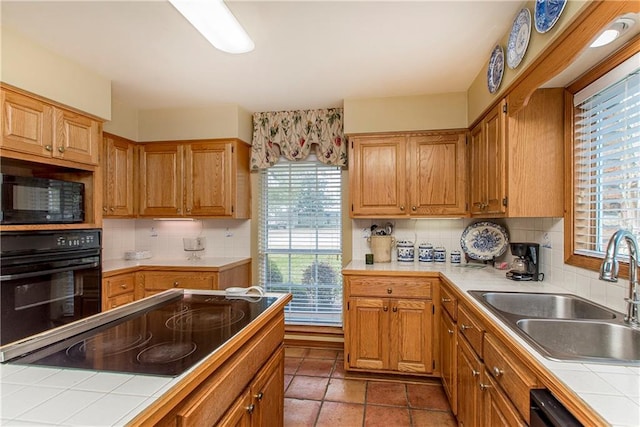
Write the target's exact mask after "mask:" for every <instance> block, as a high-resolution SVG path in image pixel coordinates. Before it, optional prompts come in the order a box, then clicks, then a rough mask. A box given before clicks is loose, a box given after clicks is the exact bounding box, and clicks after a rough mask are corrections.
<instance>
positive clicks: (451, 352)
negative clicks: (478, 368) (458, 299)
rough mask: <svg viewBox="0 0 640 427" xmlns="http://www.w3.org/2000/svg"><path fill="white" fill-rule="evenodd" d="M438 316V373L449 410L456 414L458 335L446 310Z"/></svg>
mask: <svg viewBox="0 0 640 427" xmlns="http://www.w3.org/2000/svg"><path fill="white" fill-rule="evenodd" d="M441 313H442V314H441V316H440V323H439V329H440V373H441V374H440V375H441V377H442V386H443V388H444V391H445V393H446V394H447V397H448V398H449V402H450V404H451V412H453V414H454V415H455V414H457V412H458V410H457V409H458V408H457V406H458V405H457V401H458V395H457V389H458V387H457V384H456V382H457V380H458V369H457V354H456V350H457V346H458V339H457V338H458V335H457V334H456V327H455V324H454V322H453V320H452V319H451V317H450V316H449V314H447V312H446V310H442V312H441Z"/></svg>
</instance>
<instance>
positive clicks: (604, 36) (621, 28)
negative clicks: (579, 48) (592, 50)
mask: <svg viewBox="0 0 640 427" xmlns="http://www.w3.org/2000/svg"><path fill="white" fill-rule="evenodd" d="M635 23H636V22H635V21H634V20H633V19H630V18H619V19H617V20H616V21H615V22H614V23H613V24H611V25H609V27H608V28H607V29H606V30H604V31H603V32H602V33H600V35H599V36H598V37H597V38H596V39H595V40H594V41H593V43H591V45H590V47H600V46H605V45H608V44H609V43H611V42H613V41H614V40H615V39H617V38H618V37H620V36H621V35H622V34H623V33H625V32H626V31H627V30H628V29H629V28H631V27H632V26H633V25H634V24H635Z"/></svg>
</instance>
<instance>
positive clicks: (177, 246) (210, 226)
mask: <svg viewBox="0 0 640 427" xmlns="http://www.w3.org/2000/svg"><path fill="white" fill-rule="evenodd" d="M103 236H104V237H103V245H102V248H103V249H102V256H103V259H122V258H123V257H124V253H125V251H128V250H149V251H151V253H152V255H153V257H154V258H181V257H184V258H187V257H188V256H189V254H188V253H187V252H185V251H184V246H183V243H182V238H183V237H199V236H204V237H205V238H206V247H205V250H204V251H203V252H202V254H201V256H203V257H249V256H251V246H250V244H249V242H250V241H251V221H246V220H232V219H230V220H224V219H222V220H221V219H216V220H196V221H154V220H144V219H138V220H134V219H105V220H104V221H103Z"/></svg>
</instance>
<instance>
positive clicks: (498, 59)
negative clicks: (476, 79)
mask: <svg viewBox="0 0 640 427" xmlns="http://www.w3.org/2000/svg"><path fill="white" fill-rule="evenodd" d="M503 73H504V50H503V49H502V46H500V45H499V44H497V45H496V47H494V48H493V51H492V52H491V58H490V59H489V66H488V67H487V87H488V88H489V93H495V92H496V91H497V90H498V88H499V87H500V83H502V74H503Z"/></svg>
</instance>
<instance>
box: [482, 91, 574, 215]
mask: <svg viewBox="0 0 640 427" xmlns="http://www.w3.org/2000/svg"><path fill="white" fill-rule="evenodd" d="M508 108H509V99H508V98H507V99H503V100H502V101H501V102H500V103H499V104H498V105H496V106H495V107H494V108H492V109H491V110H490V111H489V112H488V113H487V114H486V115H485V116H484V117H483V118H482V119H481V120H480V121H479V122H478V124H477V125H475V126H474V127H473V128H472V129H471V137H470V148H469V157H470V162H469V164H470V166H469V168H470V171H469V177H470V197H469V199H470V204H469V205H470V206H469V208H470V212H471V215H472V216H477V217H561V216H562V215H563V209H564V206H563V203H564V175H563V173H564V172H563V171H564V94H563V89H561V88H560V89H538V90H537V91H535V92H534V94H533V95H532V96H531V98H530V100H529V103H528V105H527V106H526V107H525V108H523V109H521V110H520V111H518V112H517V113H515V114H514V115H509V114H508Z"/></svg>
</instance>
